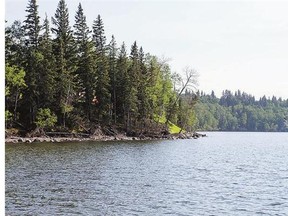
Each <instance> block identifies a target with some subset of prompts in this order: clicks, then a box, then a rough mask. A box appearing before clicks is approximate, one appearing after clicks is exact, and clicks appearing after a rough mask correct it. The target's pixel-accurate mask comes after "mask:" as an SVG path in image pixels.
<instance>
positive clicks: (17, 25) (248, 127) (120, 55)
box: [5, 0, 288, 135]
mask: <svg viewBox="0 0 288 216" xmlns="http://www.w3.org/2000/svg"><path fill="white" fill-rule="evenodd" d="M38 7H39V6H38V4H37V1H36V0H29V1H28V4H27V7H26V10H25V11H26V17H25V19H24V21H23V22H21V21H19V20H16V21H14V22H13V23H12V24H11V25H10V26H6V27H5V128H6V131H8V130H10V133H12V134H13V133H15V134H19V133H22V134H26V133H31V132H32V133H33V132H34V133H40V134H43V133H45V132H47V131H58V132H61V131H63V132H74V133H86V134H93V133H94V131H95V130H97V128H99V127H101V128H115V129H117V130H121V131H124V132H125V133H127V134H134V135H135V134H136V135H137V134H138V135H139V134H143V133H149V132H150V133H151V132H157V133H163V131H164V132H166V133H179V132H182V131H196V130H205V131H207V130H208V131H210V130H213V131H214V130H215V131H281V132H282V131H288V127H287V118H288V100H283V99H281V98H276V97H275V96H273V97H272V98H266V96H263V97H261V98H260V99H259V100H256V99H255V97H254V96H252V95H249V94H247V93H245V92H241V91H240V90H238V91H237V92H235V93H232V92H231V91H229V90H225V91H223V93H222V96H221V97H220V98H217V97H216V96H215V94H214V92H213V91H212V93H211V94H205V93H203V92H199V90H197V88H196V87H197V77H198V73H197V72H196V71H195V70H193V69H192V68H190V67H186V68H185V69H184V70H183V72H182V74H184V76H185V77H183V76H181V75H180V73H176V72H172V71H171V68H170V66H169V64H168V62H169V61H168V60H167V59H165V58H159V57H157V56H155V55H152V54H150V53H149V52H144V49H143V47H141V46H140V45H139V44H138V43H137V41H135V42H134V43H133V44H132V45H131V46H130V48H127V46H126V45H125V43H124V42H122V43H121V45H120V46H118V45H117V42H116V39H115V37H114V35H112V37H111V38H110V39H109V40H108V39H107V38H106V36H105V29H104V22H103V20H102V18H101V16H100V15H98V16H97V17H96V18H95V20H94V21H93V24H92V26H91V27H89V26H88V24H87V22H86V16H85V14H84V11H83V8H82V5H81V3H79V6H78V8H77V9H76V10H75V11H76V13H75V15H74V24H73V25H71V24H70V23H69V12H68V7H67V4H66V2H65V0H60V1H59V3H58V6H57V10H56V11H55V15H54V16H53V17H51V19H50V18H48V17H47V15H46V17H45V18H44V19H43V20H42V19H41V18H40V16H39V14H38ZM107 41H108V42H107Z"/></svg>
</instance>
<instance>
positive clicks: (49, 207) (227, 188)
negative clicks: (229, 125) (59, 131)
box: [5, 132, 288, 215]
mask: <svg viewBox="0 0 288 216" xmlns="http://www.w3.org/2000/svg"><path fill="white" fill-rule="evenodd" d="M207 135H208V137H206V138H200V139H197V140H194V139H193V140H173V141H172V140H171V141H167V140H163V141H144V142H139V141H130V142H88V143H38V144H37V143H36V144H35V143H32V144H6V159H5V160H6V165H5V166H6V176H5V180H6V184H5V189H6V194H5V195H6V196H5V205H6V207H5V209H6V214H9V215H166V214H167V215H288V133H232V132H231V133H220V132H214V133H207Z"/></svg>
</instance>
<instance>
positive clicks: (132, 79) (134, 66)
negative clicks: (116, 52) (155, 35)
mask: <svg viewBox="0 0 288 216" xmlns="http://www.w3.org/2000/svg"><path fill="white" fill-rule="evenodd" d="M139 73H140V68H139V53H138V46H137V43H136V41H135V42H134V43H133V45H132V46H131V53H130V66H129V69H128V76H129V81H128V82H127V86H128V89H129V93H128V96H127V99H128V100H127V111H128V112H127V128H128V130H130V129H131V127H132V126H135V125H136V121H137V117H138V108H139V107H138V104H139V101H138V97H137V96H138V86H139Z"/></svg>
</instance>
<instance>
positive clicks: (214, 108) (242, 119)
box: [187, 90, 288, 132]
mask: <svg viewBox="0 0 288 216" xmlns="http://www.w3.org/2000/svg"><path fill="white" fill-rule="evenodd" d="M187 94H188V93H187ZM197 95H198V98H199V100H198V102H197V103H196V105H195V113H196V116H197V117H196V119H197V121H196V122H195V127H196V128H198V129H201V130H212V131H213V130H215V131H261V132H276V131H278V132H284V131H286V132H287V131H288V100H287V99H286V100H283V99H282V98H276V97H275V96H273V97H272V98H267V97H266V96H263V97H260V99H259V100H256V99H255V97H254V96H252V95H250V94H247V93H245V92H241V91H240V90H238V91H236V92H235V93H232V92H231V91H229V90H225V91H223V92H222V96H221V97H220V98H217V97H216V96H215V93H214V91H212V92H211V94H205V93H203V92H201V93H199V92H198V94H197Z"/></svg>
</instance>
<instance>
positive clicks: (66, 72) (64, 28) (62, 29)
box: [52, 0, 76, 126]
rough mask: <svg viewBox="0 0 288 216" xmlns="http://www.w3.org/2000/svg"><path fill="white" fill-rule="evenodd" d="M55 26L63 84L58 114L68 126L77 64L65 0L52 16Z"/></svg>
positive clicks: (56, 51)
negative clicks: (67, 119)
mask: <svg viewBox="0 0 288 216" xmlns="http://www.w3.org/2000/svg"><path fill="white" fill-rule="evenodd" d="M52 22H53V24H54V27H53V28H52V32H53V33H54V34H55V36H56V38H55V40H54V53H55V54H56V61H57V63H58V64H57V78H58V82H59V83H61V85H59V86H58V89H57V96H58V100H57V101H58V112H57V113H58V115H59V117H60V122H61V124H62V125H63V126H66V125H65V123H66V118H67V115H68V114H69V112H71V111H72V109H73V106H72V105H73V95H74V88H75V83H74V81H75V80H74V75H75V70H76V65H75V60H76V58H75V44H74V39H73V33H72V30H71V28H70V26H69V13H68V8H67V5H66V3H65V0H60V1H59V3H58V7H57V10H56V13H55V17H52Z"/></svg>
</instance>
